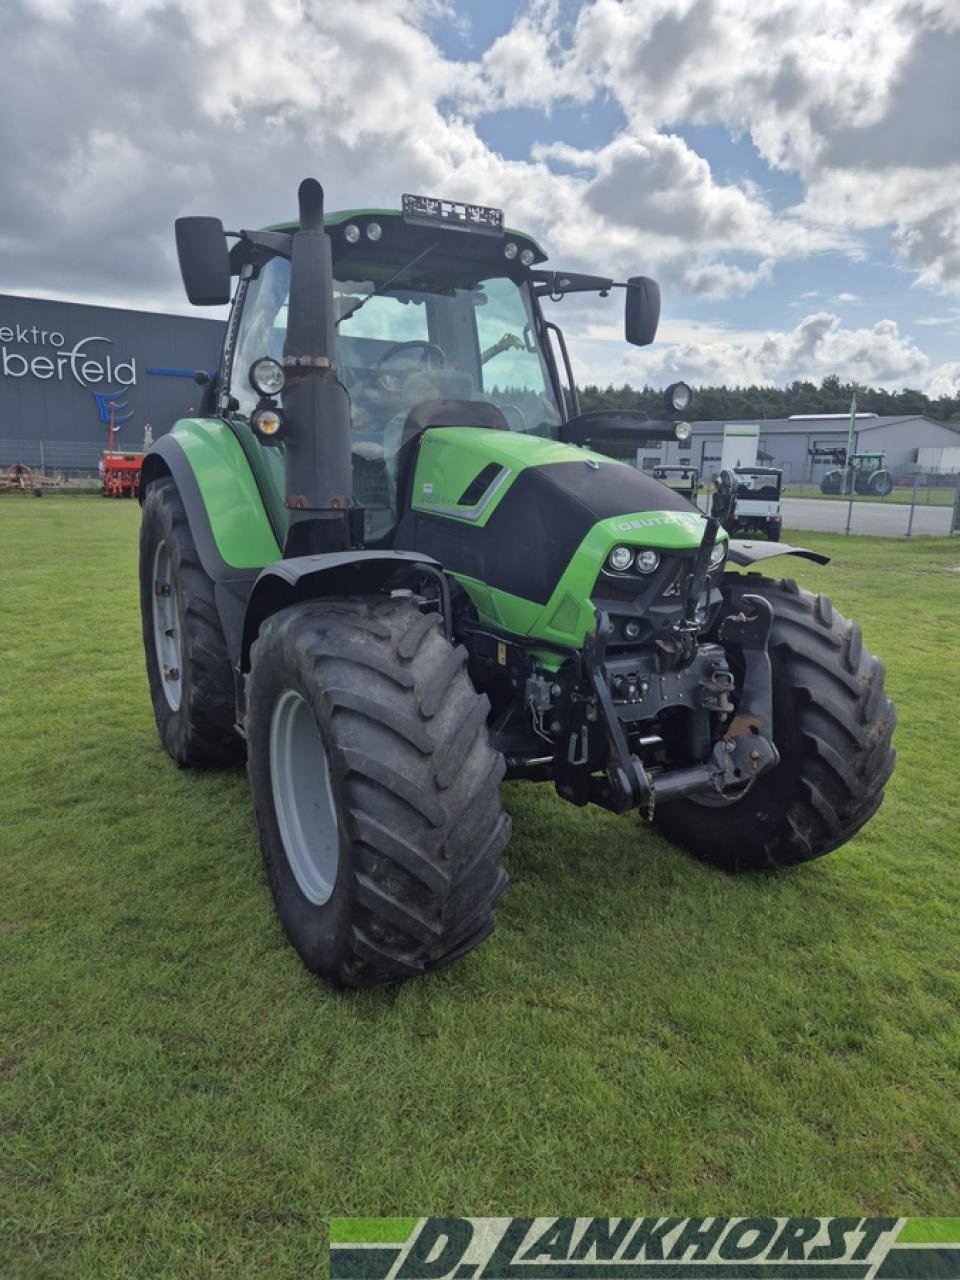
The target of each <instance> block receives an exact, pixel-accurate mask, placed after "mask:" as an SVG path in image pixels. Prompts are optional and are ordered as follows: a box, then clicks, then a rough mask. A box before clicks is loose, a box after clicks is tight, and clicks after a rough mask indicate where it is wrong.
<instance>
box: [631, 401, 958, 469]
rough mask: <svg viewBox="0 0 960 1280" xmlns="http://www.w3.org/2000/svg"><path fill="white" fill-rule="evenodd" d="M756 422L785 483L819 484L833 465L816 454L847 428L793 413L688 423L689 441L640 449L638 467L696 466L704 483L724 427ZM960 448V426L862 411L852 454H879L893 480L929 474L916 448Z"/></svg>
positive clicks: (839, 444)
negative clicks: (661, 464)
mask: <svg viewBox="0 0 960 1280" xmlns="http://www.w3.org/2000/svg"><path fill="white" fill-rule="evenodd" d="M748 423H750V424H751V425H752V424H756V425H758V426H759V428H760V442H759V456H758V458H757V461H758V462H759V463H762V464H763V465H765V466H771V467H780V468H781V469H782V471H783V479H784V484H801V483H810V482H813V483H818V482H819V480H820V478H821V476H822V475H823V473H824V472H825V471H829V470H831V469H832V468H833V467H835V466H836V462H835V461H834V460H833V459H832V458H831V457H830V456H829V455H828V454H825V453H822V452H821V453H820V454H819V455H818V454H817V452H815V451H817V450H831V449H845V448H846V446H847V435H848V432H849V430H850V415H849V414H823V415H820V416H815V415H810V414H797V415H795V416H794V417H792V418H767V419H760V420H758V419H756V418H753V419H744V420H743V422H739V423H735V422H730V423H727V422H692V423H691V424H690V425H691V429H692V433H691V437H690V439H689V440H687V441H685V442H684V443H682V444H678V443H676V442H674V441H671V442H669V443H668V442H663V443H662V444H661V445H659V446H656V445H654V446H649V447H645V448H643V449H641V450H640V451H639V452H638V455H637V465H638V466H641V467H643V468H644V469H645V470H652V468H653V467H654V466H656V465H657V463H658V462H669V463H684V464H687V465H691V466H695V467H698V468H699V470H700V474H701V476H702V477H703V478H704V479H708V478H709V477H711V476H713V475H715V474H716V472H717V470H718V469H719V466H720V452H721V448H722V445H723V432H724V428H725V427H727V426H745V425H747V424H748ZM957 445H960V423H957V422H938V421H936V420H935V419H933V418H928V417H925V416H924V415H923V414H911V415H905V416H894V415H878V414H866V413H861V414H858V415H857V423H856V431H855V433H854V452H855V453H883V454H885V456H886V461H885V465H886V466H887V468H888V469H889V470H890V471H891V472H892V473H893V475H894V477H895V478H896V477H899V476H901V475H909V474H911V473H912V472H913V471H915V470H917V467H918V465H919V466H920V467H921V469H923V470H927V469H928V467H929V463H928V462H926V460H927V459H929V458H930V457H931V456H936V455H932V454H931V453H929V452H925V453H924V454H923V455H922V456H918V455H919V451H920V450H925V451H928V450H937V451H939V450H943V451H946V450H949V449H950V448H951V447H955V446H957Z"/></svg>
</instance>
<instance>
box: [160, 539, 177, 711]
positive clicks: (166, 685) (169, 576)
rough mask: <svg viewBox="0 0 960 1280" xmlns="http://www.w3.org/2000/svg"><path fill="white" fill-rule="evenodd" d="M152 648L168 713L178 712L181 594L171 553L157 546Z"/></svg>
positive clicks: (163, 545)
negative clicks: (174, 574)
mask: <svg viewBox="0 0 960 1280" xmlns="http://www.w3.org/2000/svg"><path fill="white" fill-rule="evenodd" d="M152 591H153V648H154V653H155V654H156V655H157V666H158V667H159V669H160V683H161V684H162V685H163V693H164V697H165V698H166V700H167V704H168V706H169V707H170V710H171V711H179V710H180V699H181V698H182V696H183V647H182V644H181V641H180V593H179V590H178V589H177V582H176V579H175V578H174V576H173V564H172V561H171V559H170V551H169V548H168V547H167V544H166V543H165V542H160V543H158V544H157V549H156V551H155V552H154V556H153V583H152Z"/></svg>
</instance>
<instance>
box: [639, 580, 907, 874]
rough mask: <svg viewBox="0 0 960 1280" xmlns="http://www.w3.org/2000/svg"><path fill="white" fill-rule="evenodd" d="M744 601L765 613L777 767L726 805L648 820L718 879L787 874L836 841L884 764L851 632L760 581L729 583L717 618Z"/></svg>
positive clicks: (879, 677) (870, 801) (847, 835)
mask: <svg viewBox="0 0 960 1280" xmlns="http://www.w3.org/2000/svg"><path fill="white" fill-rule="evenodd" d="M745 595H759V596H763V597H764V599H766V600H768V601H769V602H770V604H771V605H772V606H773V611H774V617H773V627H772V629H771V632H770V644H769V652H770V660H771V664H772V667H773V713H774V720H773V738H774V742H775V743H776V746H777V750H778V751H779V752H780V763H779V765H777V766H776V768H774V769H772V770H771V771H770V773H768V774H765V775H763V776H762V777H761V778H760V779H758V781H757V782H756V784H755V785H754V786H753V787H752V788H751V789H750V790H749V791H748V792H747V794H746V795H745V796H744V797H743V798H742V799H741V800H739V801H737V802H735V803H732V804H729V805H725V806H723V807H718V806H716V805H709V806H708V805H706V804H698V803H697V802H696V801H694V800H689V799H686V800H677V801H675V802H674V803H672V804H666V805H664V806H663V807H662V808H659V809H658V810H657V811H656V814H655V817H654V823H655V825H656V827H657V828H658V829H659V831H660V832H661V833H662V834H663V835H664V836H666V838H667V839H668V840H670V841H672V842H673V843H674V844H678V845H681V846H682V847H683V848H685V849H688V850H689V851H690V852H691V853H692V854H693V855H694V856H695V857H697V858H700V859H701V860H702V861H704V862H709V863H712V864H714V865H715V866H718V867H722V868H723V869H724V870H725V871H745V870H756V869H761V868H773V867H786V866H792V865H794V864H796V863H800V862H808V861H810V859H812V858H819V857H821V856H822V855H823V854H825V853H830V852H831V850H833V849H836V848H838V847H839V846H840V845H842V844H845V843H846V842H847V841H848V840H850V839H851V838H852V837H853V836H854V835H855V834H856V833H857V832H858V831H859V830H860V828H861V827H862V826H863V825H864V823H865V822H867V821H868V820H869V819H870V818H871V817H872V816H873V814H874V813H876V811H877V809H878V808H879V807H880V804H881V801H882V800H883V789H884V785H885V784H886V782H887V779H888V778H889V777H890V774H891V772H892V770H893V764H894V758H895V752H894V751H893V748H892V747H891V745H890V740H891V736H892V734H893V728H894V724H895V721H896V713H895V711H894V707H893V703H892V702H890V701H889V699H888V698H887V697H886V695H885V693H884V689H883V675H884V671H883V663H882V662H881V661H880V660H879V659H878V658H875V657H874V656H873V655H872V654H871V653H870V652H869V651H868V650H867V649H866V648H865V647H864V644H863V639H862V636H861V633H860V627H859V626H858V625H857V623H856V622H851V621H849V620H848V619H847V618H844V617H843V616H842V615H841V614H839V613H837V612H836V610H835V609H834V608H833V606H832V605H831V603H830V601H829V599H828V598H827V597H826V596H824V595H813V594H811V593H810V592H809V591H803V590H801V588H800V587H798V586H797V584H796V583H795V582H793V581H791V580H789V579H784V580H782V581H780V582H773V581H771V580H770V579H768V578H763V577H761V576H760V575H759V574H748V575H746V576H744V575H741V574H730V575H728V577H727V579H726V580H725V582H724V599H725V603H724V609H723V613H724V614H727V613H735V612H739V611H740V610H741V609H743V608H744V607H746V606H744V604H743V597H744V596H745ZM748 611H749V610H748Z"/></svg>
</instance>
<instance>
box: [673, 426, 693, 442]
mask: <svg viewBox="0 0 960 1280" xmlns="http://www.w3.org/2000/svg"><path fill="white" fill-rule="evenodd" d="M673 434H674V435H675V436H676V438H677V439H678V440H689V439H690V423H689V422H678V423H676V424H675V426H674V428H673Z"/></svg>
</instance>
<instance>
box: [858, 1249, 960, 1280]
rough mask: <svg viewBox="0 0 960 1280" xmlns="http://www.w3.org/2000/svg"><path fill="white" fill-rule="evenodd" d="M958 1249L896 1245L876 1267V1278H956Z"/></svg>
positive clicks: (959, 1261)
mask: <svg viewBox="0 0 960 1280" xmlns="http://www.w3.org/2000/svg"><path fill="white" fill-rule="evenodd" d="M957 1276H960V1249H938V1248H935V1247H934V1248H932V1249H900V1248H898V1247H897V1246H896V1245H894V1247H893V1248H892V1249H891V1250H890V1252H889V1253H888V1254H887V1256H886V1257H885V1258H884V1260H883V1261H882V1262H881V1263H880V1265H879V1267H877V1271H876V1278H877V1280H957Z"/></svg>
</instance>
